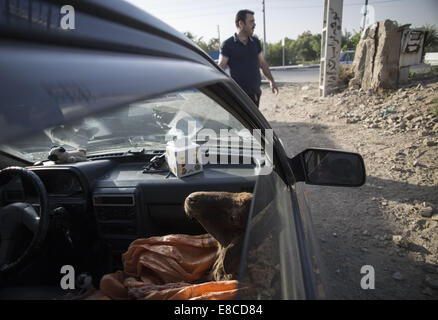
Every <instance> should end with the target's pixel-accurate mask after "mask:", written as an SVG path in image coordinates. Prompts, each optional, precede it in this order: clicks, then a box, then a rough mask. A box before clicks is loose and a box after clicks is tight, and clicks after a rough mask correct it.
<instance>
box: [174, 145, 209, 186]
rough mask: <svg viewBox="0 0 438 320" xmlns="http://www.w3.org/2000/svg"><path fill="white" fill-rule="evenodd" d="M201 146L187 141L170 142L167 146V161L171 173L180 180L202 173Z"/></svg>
mask: <svg viewBox="0 0 438 320" xmlns="http://www.w3.org/2000/svg"><path fill="white" fill-rule="evenodd" d="M198 152H199V145H198V144H196V143H193V142H191V141H187V140H176V141H170V142H168V143H167V146H166V161H167V164H168V166H169V169H170V171H171V172H172V173H173V174H174V175H175V176H176V177H178V178H182V177H185V176H190V175H192V174H196V173H199V172H202V170H203V169H202V163H200V162H199V160H198Z"/></svg>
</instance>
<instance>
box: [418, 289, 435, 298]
mask: <svg viewBox="0 0 438 320" xmlns="http://www.w3.org/2000/svg"><path fill="white" fill-rule="evenodd" d="M421 293H422V294H424V295H426V296H430V297H435V296H436V292H435V290H433V289H431V288H429V287H426V288H425V289H423V290H422V291H421Z"/></svg>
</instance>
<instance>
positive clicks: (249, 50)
mask: <svg viewBox="0 0 438 320" xmlns="http://www.w3.org/2000/svg"><path fill="white" fill-rule="evenodd" d="M260 52H262V46H261V44H260V40H259V39H257V38H254V37H249V39H248V42H247V44H246V45H245V44H243V43H242V42H241V41H240V40H239V38H237V35H236V34H234V36H232V37H230V38H228V39H227V40H225V41H224V42H223V43H222V47H221V54H222V55H223V56H224V57H227V58H228V59H229V60H228V66H229V67H230V73H231V77H232V78H233V79H234V81H236V82H237V84H238V85H239V86H240V87H241V88H242V89H243V91H245V92H246V93H247V94H248V95H250V94H260V93H261V90H260V83H261V76H260V65H259V59H258V55H259V53H260Z"/></svg>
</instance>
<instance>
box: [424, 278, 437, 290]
mask: <svg viewBox="0 0 438 320" xmlns="http://www.w3.org/2000/svg"><path fill="white" fill-rule="evenodd" d="M424 283H425V284H426V285H427V286H428V287H429V288H432V289H435V290H438V279H435V278H432V277H431V276H429V275H427V276H426V278H425V279H424Z"/></svg>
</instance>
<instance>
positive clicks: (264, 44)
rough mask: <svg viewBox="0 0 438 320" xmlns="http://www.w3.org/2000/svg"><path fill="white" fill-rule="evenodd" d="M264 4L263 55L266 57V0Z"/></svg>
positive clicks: (263, 0)
mask: <svg viewBox="0 0 438 320" xmlns="http://www.w3.org/2000/svg"><path fill="white" fill-rule="evenodd" d="M262 4H263V55H264V56H265V57H266V23H265V0H262Z"/></svg>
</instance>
